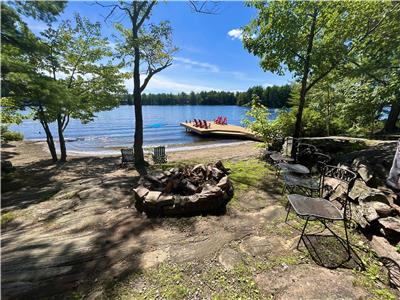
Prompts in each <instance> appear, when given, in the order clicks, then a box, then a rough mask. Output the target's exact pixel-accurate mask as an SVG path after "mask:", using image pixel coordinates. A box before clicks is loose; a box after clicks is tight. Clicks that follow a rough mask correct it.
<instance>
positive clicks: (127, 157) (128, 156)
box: [121, 148, 135, 163]
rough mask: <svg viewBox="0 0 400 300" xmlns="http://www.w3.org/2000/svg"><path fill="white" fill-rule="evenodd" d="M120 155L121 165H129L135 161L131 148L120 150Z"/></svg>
mask: <svg viewBox="0 0 400 300" xmlns="http://www.w3.org/2000/svg"><path fill="white" fill-rule="evenodd" d="M121 155H122V163H129V162H134V161H135V157H134V155H133V149H132V148H127V149H121Z"/></svg>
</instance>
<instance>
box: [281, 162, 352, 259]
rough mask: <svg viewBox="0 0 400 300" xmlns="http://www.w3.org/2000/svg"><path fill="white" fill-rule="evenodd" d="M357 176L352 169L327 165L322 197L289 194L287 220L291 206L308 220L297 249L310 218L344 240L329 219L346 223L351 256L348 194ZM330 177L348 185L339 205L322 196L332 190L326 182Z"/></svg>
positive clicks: (322, 184)
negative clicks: (348, 226)
mask: <svg viewBox="0 0 400 300" xmlns="http://www.w3.org/2000/svg"><path fill="white" fill-rule="evenodd" d="M356 177H357V175H356V174H355V173H354V172H352V171H350V170H346V169H343V168H338V167H335V166H330V165H326V166H325V167H324V169H323V172H322V176H321V180H320V198H313V197H308V196H303V195H299V194H289V195H288V212H287V215H286V219H285V222H286V221H287V219H288V216H289V213H290V210H291V208H293V210H294V211H295V213H296V214H297V216H299V217H300V218H302V219H305V220H306V222H305V224H304V227H303V230H302V232H301V236H300V239H299V242H298V243H297V249H299V246H300V242H301V241H302V240H303V238H304V234H305V230H306V228H307V225H308V222H309V221H310V220H317V221H320V222H321V223H322V224H323V225H324V226H325V228H326V229H328V230H329V231H330V232H331V233H332V234H333V235H334V236H335V237H336V238H338V239H339V240H340V241H341V242H342V239H341V238H340V237H339V236H338V235H337V234H336V233H335V232H334V231H333V230H332V229H331V228H329V226H328V225H327V222H328V221H342V222H343V224H344V230H345V235H346V249H347V252H348V255H349V257H350V243H349V238H348V234H347V221H348V220H347V219H348V217H347V210H348V209H349V207H348V206H349V203H348V201H349V196H348V194H349V192H350V190H351V188H352V187H353V185H354V182H355V180H356ZM329 178H333V179H335V180H339V181H341V182H343V183H345V184H346V185H347V190H346V192H345V195H344V199H340V200H339V199H337V200H338V201H339V203H337V205H335V204H334V203H333V202H331V201H330V200H327V199H324V198H322V196H323V195H324V194H325V192H326V191H328V192H331V190H330V189H329V186H328V185H327V184H326V179H329ZM329 196H330V194H329V193H327V195H325V197H329ZM303 242H304V240H303Z"/></svg>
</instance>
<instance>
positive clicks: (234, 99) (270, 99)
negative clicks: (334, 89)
mask: <svg viewBox="0 0 400 300" xmlns="http://www.w3.org/2000/svg"><path fill="white" fill-rule="evenodd" d="M291 88H292V87H291V85H289V84H287V85H283V86H276V85H274V86H268V87H265V88H264V87H262V86H254V87H250V88H249V89H248V90H247V91H246V92H225V91H202V92H198V93H195V92H191V93H184V92H182V93H179V94H167V93H160V94H143V95H142V104H143V105H239V106H245V105H247V104H248V103H249V102H250V101H251V98H252V95H257V96H258V97H259V98H260V100H261V103H262V104H263V105H265V106H266V107H270V108H281V107H288V106H289V97H290V92H291ZM121 104H125V105H126V104H127V105H133V95H132V94H126V95H124V97H123V100H122V103H121Z"/></svg>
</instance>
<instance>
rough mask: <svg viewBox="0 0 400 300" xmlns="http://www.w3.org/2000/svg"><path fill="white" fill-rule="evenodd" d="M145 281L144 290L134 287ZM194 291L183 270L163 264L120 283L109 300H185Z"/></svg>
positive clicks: (113, 289) (109, 296)
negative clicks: (136, 283)
mask: <svg viewBox="0 0 400 300" xmlns="http://www.w3.org/2000/svg"><path fill="white" fill-rule="evenodd" d="M141 280H142V281H144V282H146V285H145V286H144V288H143V290H138V289H137V288H135V287H133V284H134V283H135V282H137V281H141ZM192 290H193V287H192V286H191V285H190V281H189V280H188V278H186V276H185V275H184V272H183V269H182V268H181V267H179V266H177V265H172V264H161V265H159V266H157V267H156V268H152V269H149V270H145V271H143V272H140V273H135V274H134V275H133V276H131V278H129V279H128V280H125V281H123V282H121V283H118V284H117V285H116V286H114V287H112V290H111V291H109V295H108V297H107V298H108V299H120V300H125V299H158V298H160V297H161V296H162V298H163V299H167V300H175V299H176V300H179V299H185V298H186V297H187V296H188V295H189V292H191V291H192Z"/></svg>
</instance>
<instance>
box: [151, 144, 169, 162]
mask: <svg viewBox="0 0 400 300" xmlns="http://www.w3.org/2000/svg"><path fill="white" fill-rule="evenodd" d="M153 161H154V163H156V164H165V163H166V162H167V154H165V147H164V146H158V147H155V148H154V154H153Z"/></svg>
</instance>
